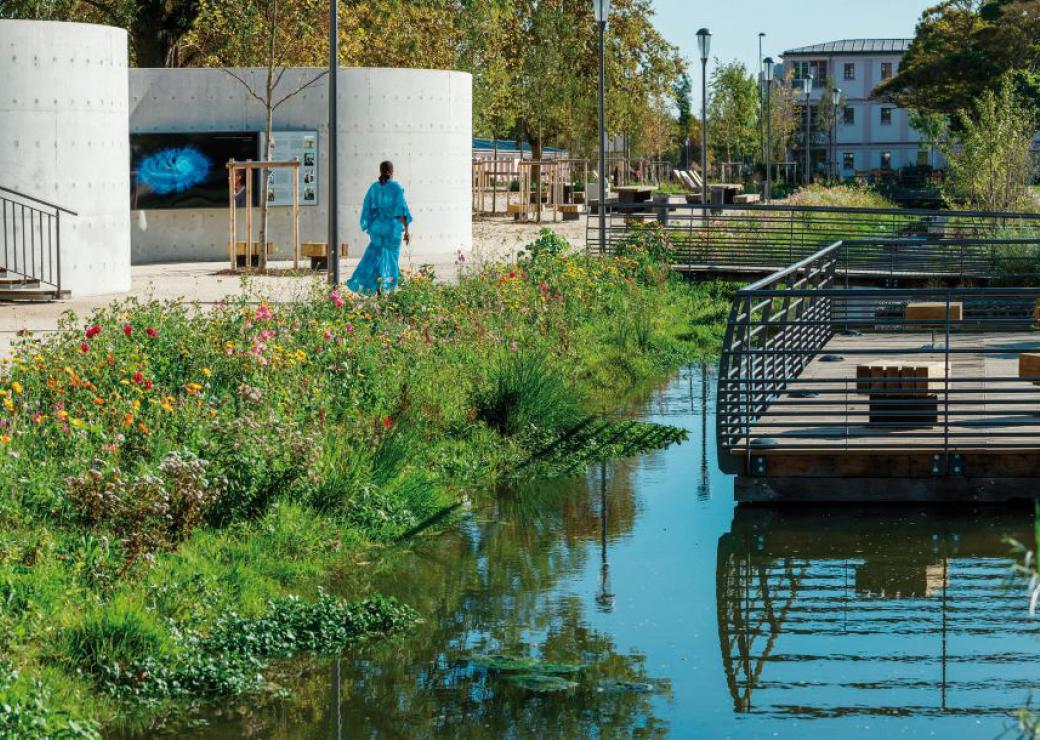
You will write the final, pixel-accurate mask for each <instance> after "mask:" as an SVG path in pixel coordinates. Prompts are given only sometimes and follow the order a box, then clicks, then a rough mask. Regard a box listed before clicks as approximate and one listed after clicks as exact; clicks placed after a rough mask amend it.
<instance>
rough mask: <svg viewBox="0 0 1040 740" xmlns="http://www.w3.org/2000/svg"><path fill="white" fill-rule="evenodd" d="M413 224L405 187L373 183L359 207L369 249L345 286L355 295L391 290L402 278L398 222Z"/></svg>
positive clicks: (389, 183) (362, 227)
mask: <svg viewBox="0 0 1040 740" xmlns="http://www.w3.org/2000/svg"><path fill="white" fill-rule="evenodd" d="M402 218H404V219H405V220H406V221H407V222H408V223H411V222H412V214H411V212H409V210H408V203H406V202H405V199H404V188H402V187H401V186H400V185H399V184H398V183H397V182H396V181H394V180H387V182H386V183H385V184H382V183H380V182H378V181H377V182H374V183H372V187H370V188H369V189H368V194H367V195H365V203H364V205H363V206H362V207H361V230H362V231H364V232H365V233H366V234H368V236H369V238H370V240H371V241H370V242H369V245H368V249H366V250H365V254H364V256H362V257H361V262H360V263H359V264H358V266H357V269H356V270H354V274H353V276H352V277H351V278H350V280H348V281H347V287H348V288H350V289H351V290H353V291H354V292H355V293H375V292H376V291H377V290H383V291H388V290H393V289H394V288H395V287H397V283H398V281H399V279H400V276H401V269H400V267H399V266H398V264H397V261H398V258H399V257H400V256H401V236H402V235H403V234H404V226H403V225H402V224H401V219H402Z"/></svg>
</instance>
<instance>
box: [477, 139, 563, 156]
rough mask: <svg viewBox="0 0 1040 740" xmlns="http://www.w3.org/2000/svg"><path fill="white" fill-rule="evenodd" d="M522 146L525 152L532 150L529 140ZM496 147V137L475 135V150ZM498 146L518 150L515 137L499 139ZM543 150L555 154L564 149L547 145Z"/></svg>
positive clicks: (489, 149)
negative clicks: (489, 137)
mask: <svg viewBox="0 0 1040 740" xmlns="http://www.w3.org/2000/svg"><path fill="white" fill-rule="evenodd" d="M522 146H523V149H522V151H524V152H529V151H531V147H530V146H529V145H528V144H527V142H524V143H523V145H522ZM494 148H495V140H494V139H483V138H480V137H477V136H475V137H473V149H474V150H477V151H485V150H486V151H491V150H494ZM498 148H499V150H500V151H505V152H515V151H517V148H516V141H515V140H513V139H499V140H498ZM542 151H543V152H546V153H553V154H555V153H558V152H562V151H563V150H562V149H558V148H556V147H552V146H547V147H544V148H543V149H542Z"/></svg>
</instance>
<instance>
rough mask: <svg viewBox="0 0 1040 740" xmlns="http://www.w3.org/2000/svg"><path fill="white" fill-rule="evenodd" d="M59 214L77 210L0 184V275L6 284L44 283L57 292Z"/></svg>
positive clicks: (59, 243)
mask: <svg viewBox="0 0 1040 740" xmlns="http://www.w3.org/2000/svg"><path fill="white" fill-rule="evenodd" d="M63 215H64V216H76V215H77V214H76V212H75V211H71V210H69V209H68V208H63V207H62V206H58V205H55V204H53V203H49V202H47V201H44V200H40V199H39V198H35V197H33V196H29V195H25V194H24V193H19V192H17V191H15V190H11V189H8V188H5V187H0V277H2V278H3V283H4V284H5V286H6V287H8V288H17V287H40V286H45V287H46V288H50V289H53V291H54V294H55V295H61V293H62V280H61V259H62V249H61V237H62V234H61V231H62V216H63ZM3 273H6V274H3Z"/></svg>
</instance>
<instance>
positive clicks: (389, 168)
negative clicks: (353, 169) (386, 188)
mask: <svg viewBox="0 0 1040 740" xmlns="http://www.w3.org/2000/svg"><path fill="white" fill-rule="evenodd" d="M393 174H394V163H393V162H391V161H389V160H387V161H386V162H380V163H379V182H380V183H381V184H383V185H386V181H387V180H389V179H390V178H391V177H393Z"/></svg>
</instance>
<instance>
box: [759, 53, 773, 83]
mask: <svg viewBox="0 0 1040 740" xmlns="http://www.w3.org/2000/svg"><path fill="white" fill-rule="evenodd" d="M774 70H775V64H774V62H773V57H766V58H765V59H763V60H762V79H763V80H765V81H766V82H772V81H773V73H774Z"/></svg>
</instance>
